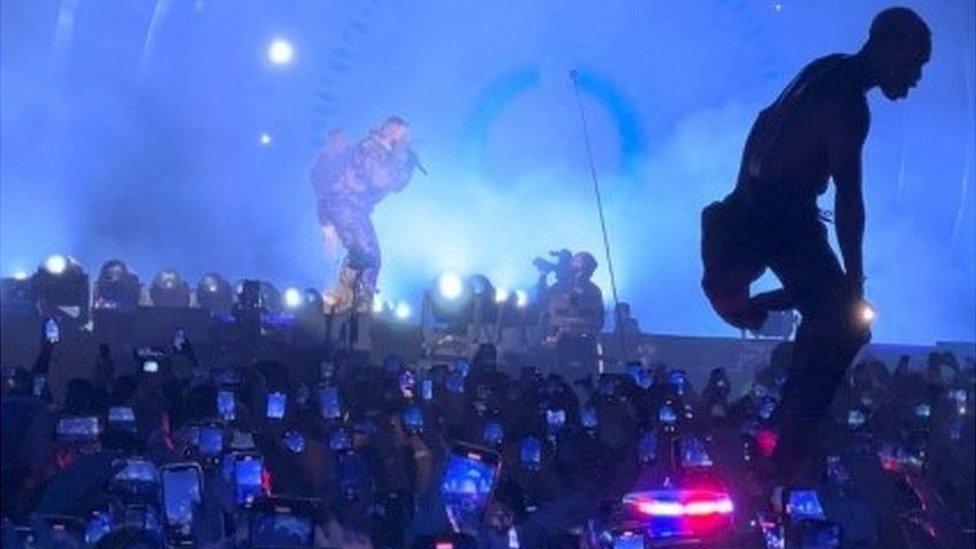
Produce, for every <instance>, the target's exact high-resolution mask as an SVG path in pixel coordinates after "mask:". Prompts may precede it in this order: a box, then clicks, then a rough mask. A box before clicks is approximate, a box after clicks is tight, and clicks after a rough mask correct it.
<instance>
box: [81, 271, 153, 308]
mask: <svg viewBox="0 0 976 549" xmlns="http://www.w3.org/2000/svg"><path fill="white" fill-rule="evenodd" d="M141 293H142V286H141V285H140V283H139V277H138V276H137V275H135V274H134V273H132V272H130V271H129V267H128V266H127V265H126V264H125V263H124V262H123V261H122V260H119V259H111V260H109V261H106V262H105V263H104V264H102V268H101V269H100V270H99V272H98V280H96V281H95V296H94V297H95V299H94V300H93V301H94V302H93V307H94V308H95V309H112V310H119V311H128V312H131V311H135V310H136V308H137V307H138V306H139V296H140V294H141Z"/></svg>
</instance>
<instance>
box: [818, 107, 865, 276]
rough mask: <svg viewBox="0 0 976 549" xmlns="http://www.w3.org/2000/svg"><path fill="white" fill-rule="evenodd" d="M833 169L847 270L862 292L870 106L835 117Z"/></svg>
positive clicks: (831, 169)
mask: <svg viewBox="0 0 976 549" xmlns="http://www.w3.org/2000/svg"><path fill="white" fill-rule="evenodd" d="M831 118H832V120H831V123H830V131H831V132H832V135H831V136H830V148H829V151H828V153H829V159H830V171H831V176H832V177H833V180H834V185H835V186H836V188H837V193H836V195H835V199H834V211H835V214H836V227H837V241H838V243H839V244H840V252H841V256H842V257H843V259H844V270H845V272H846V273H847V277H848V279H849V280H850V282H851V283H852V284H854V288H855V289H856V290H857V291H858V292H860V291H861V290H862V289H863V288H862V287H861V285H862V283H863V280H864V260H863V253H862V242H863V240H864V219H865V214H864V195H863V192H862V190H861V149H862V148H863V145H864V139H865V138H866V137H867V133H868V125H869V118H868V113H867V107H866V105H863V108H862V105H857V106H852V107H851V108H850V109H846V110H845V112H841V113H838V114H837V115H836V116H833V117H831Z"/></svg>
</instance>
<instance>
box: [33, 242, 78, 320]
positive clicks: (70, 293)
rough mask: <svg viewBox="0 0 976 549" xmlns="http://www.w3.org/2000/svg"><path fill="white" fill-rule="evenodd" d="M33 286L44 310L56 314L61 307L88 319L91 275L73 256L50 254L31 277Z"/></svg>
mask: <svg viewBox="0 0 976 549" xmlns="http://www.w3.org/2000/svg"><path fill="white" fill-rule="evenodd" d="M31 290H32V292H33V294H34V296H35V297H36V298H37V300H38V305H39V306H40V310H41V313H42V314H44V315H47V316H54V315H58V314H59V313H58V311H61V312H62V313H66V314H68V316H70V317H73V318H75V319H77V320H79V321H80V322H81V323H82V324H83V323H86V322H88V308H89V295H90V287H89V284H88V275H87V274H86V273H85V271H84V269H82V268H81V265H80V264H79V263H78V262H77V261H75V260H74V259H72V258H70V257H68V256H64V255H52V256H51V257H48V258H47V259H46V260H45V261H44V263H43V264H42V265H41V266H40V267H38V269H37V271H36V272H35V273H34V275H33V276H32V277H31Z"/></svg>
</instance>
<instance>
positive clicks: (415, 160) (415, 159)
mask: <svg viewBox="0 0 976 549" xmlns="http://www.w3.org/2000/svg"><path fill="white" fill-rule="evenodd" d="M407 153H408V154H409V155H410V163H411V164H413V165H414V166H415V167H416V168H417V169H418V170H420V173H422V174H424V175H428V173H427V168H424V165H423V164H421V162H420V157H419V156H417V153H415V152H414V151H413V149H410V150H408V151H407Z"/></svg>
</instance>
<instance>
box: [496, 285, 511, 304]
mask: <svg viewBox="0 0 976 549" xmlns="http://www.w3.org/2000/svg"><path fill="white" fill-rule="evenodd" d="M509 295H510V294H509V291H508V289H507V288H495V303H505V302H506V301H508V296H509Z"/></svg>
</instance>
